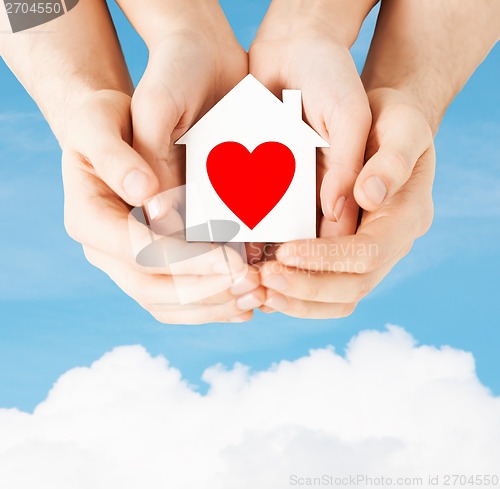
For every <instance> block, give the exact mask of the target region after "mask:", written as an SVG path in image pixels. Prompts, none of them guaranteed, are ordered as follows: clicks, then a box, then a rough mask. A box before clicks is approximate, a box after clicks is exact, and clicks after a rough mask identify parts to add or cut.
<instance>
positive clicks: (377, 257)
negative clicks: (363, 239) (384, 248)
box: [364, 251, 382, 273]
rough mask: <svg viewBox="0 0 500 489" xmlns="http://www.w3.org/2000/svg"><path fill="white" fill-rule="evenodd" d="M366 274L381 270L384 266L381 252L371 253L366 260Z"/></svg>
mask: <svg viewBox="0 0 500 489" xmlns="http://www.w3.org/2000/svg"><path fill="white" fill-rule="evenodd" d="M364 260H365V261H364V272H365V273H366V272H374V271H375V270H378V269H379V268H380V265H381V264H382V256H381V254H380V252H379V251H377V253H370V254H369V255H368V256H366V257H365V259H364Z"/></svg>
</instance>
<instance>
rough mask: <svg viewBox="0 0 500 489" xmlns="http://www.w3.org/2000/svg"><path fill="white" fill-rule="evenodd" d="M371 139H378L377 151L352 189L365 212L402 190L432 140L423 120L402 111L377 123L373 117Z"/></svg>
mask: <svg viewBox="0 0 500 489" xmlns="http://www.w3.org/2000/svg"><path fill="white" fill-rule="evenodd" d="M371 138H373V139H374V140H377V139H378V140H379V144H378V150H377V152H376V153H375V154H373V155H372V156H371V158H370V159H369V160H368V161H367V162H366V164H365V166H364V167H363V169H362V171H361V173H360V174H359V176H358V178H357V180H356V184H355V187H354V197H355V199H356V201H357V203H358V204H359V206H360V207H362V208H363V209H365V210H367V211H373V210H376V209H377V208H379V207H380V206H381V205H382V204H384V203H385V202H386V201H387V200H388V199H390V198H391V197H392V196H393V195H394V194H395V193H397V192H398V191H399V190H400V189H401V188H402V187H403V185H404V184H405V183H406V182H407V181H408V179H409V178H410V176H411V174H412V173H413V169H414V167H415V164H416V163H417V161H418V159H419V158H420V157H421V156H422V155H423V154H424V153H425V151H426V150H427V149H428V148H429V146H430V145H431V144H432V139H433V138H432V131H431V129H430V127H429V126H428V124H427V123H426V122H425V120H424V119H423V118H420V117H416V115H415V114H414V113H410V112H408V113H405V112H404V111H402V110H393V111H392V112H390V113H386V114H385V117H384V118H382V117H380V118H378V120H377V117H374V124H373V129H372V134H370V139H371ZM368 146H370V144H369V145H368Z"/></svg>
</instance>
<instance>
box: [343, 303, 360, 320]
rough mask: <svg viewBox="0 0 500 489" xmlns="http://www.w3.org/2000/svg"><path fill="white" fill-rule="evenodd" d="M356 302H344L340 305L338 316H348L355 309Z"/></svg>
mask: <svg viewBox="0 0 500 489" xmlns="http://www.w3.org/2000/svg"><path fill="white" fill-rule="evenodd" d="M356 306H357V304H345V305H343V306H342V310H341V316H340V317H343V318H345V317H348V316H350V315H351V314H352V313H353V312H354V311H355V309H356Z"/></svg>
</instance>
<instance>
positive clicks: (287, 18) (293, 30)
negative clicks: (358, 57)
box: [257, 0, 378, 48]
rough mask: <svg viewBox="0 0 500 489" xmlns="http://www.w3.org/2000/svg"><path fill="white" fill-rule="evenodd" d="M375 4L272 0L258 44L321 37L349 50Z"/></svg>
mask: <svg viewBox="0 0 500 489" xmlns="http://www.w3.org/2000/svg"><path fill="white" fill-rule="evenodd" d="M377 1H378V0H356V1H351V2H345V0H273V1H272V3H271V5H270V7H269V10H268V13H267V14H266V17H265V18H264V22H263V24H262V27H261V29H259V33H258V34H257V37H258V38H259V40H272V39H277V38H284V37H288V38H293V37H297V36H302V35H304V34H306V35H307V33H310V34H313V35H318V34H319V35H321V36H324V37H327V38H330V39H333V40H335V41H336V42H338V43H339V44H341V45H343V46H345V47H347V48H350V47H351V46H352V45H353V44H354V41H355V40H356V38H357V37H358V34H359V30H360V29H361V25H362V24H363V21H364V20H365V18H366V16H367V15H368V13H369V12H370V10H371V9H372V8H373V6H374V5H375V4H376V3H377Z"/></svg>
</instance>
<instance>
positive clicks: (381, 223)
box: [261, 0, 500, 318]
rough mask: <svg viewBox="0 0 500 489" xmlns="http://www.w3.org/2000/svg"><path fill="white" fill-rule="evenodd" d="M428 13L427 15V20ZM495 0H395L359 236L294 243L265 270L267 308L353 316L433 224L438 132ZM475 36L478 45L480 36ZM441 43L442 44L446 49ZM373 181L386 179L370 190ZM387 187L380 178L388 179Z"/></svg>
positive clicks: (368, 74)
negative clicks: (434, 176)
mask: <svg viewBox="0 0 500 489" xmlns="http://www.w3.org/2000/svg"><path fill="white" fill-rule="evenodd" d="M421 19H426V22H425V24H422V22H421ZM498 19H500V4H499V3H498V2H495V1H494V0H493V1H490V0H481V1H480V2H461V1H459V0H452V1H447V2H436V1H434V0H409V1H405V2H398V1H396V0H385V1H384V2H383V4H382V9H381V13H380V17H379V21H378V24H377V29H376V33H375V36H374V39H373V42H372V46H371V49H370V53H369V56H368V60H367V63H366V67H365V70H364V73H363V75H362V79H363V82H364V85H365V87H366V89H367V93H368V99H369V101H370V107H371V110H372V113H373V123H372V127H371V130H370V134H369V137H368V143H367V149H366V160H367V161H366V164H365V166H364V167H363V170H362V171H361V173H360V174H359V176H358V178H357V180H356V184H355V188H354V196H355V198H356V201H357V202H358V203H359V205H360V206H361V207H362V208H363V209H364V210H363V213H362V220H361V223H360V226H359V228H358V230H357V232H356V234H354V235H351V236H338V235H337V236H335V235H332V234H331V233H330V230H329V229H328V228H326V227H322V228H321V229H320V238H319V239H317V240H311V241H304V242H293V243H286V244H284V245H283V246H281V247H280V248H279V249H278V250H277V252H276V261H271V262H269V263H265V264H264V265H262V266H261V275H262V283H263V284H264V285H265V286H266V287H267V288H268V296H267V300H266V305H265V306H264V307H263V310H264V311H265V312H273V311H280V312H283V313H285V314H289V315H291V316H296V317H309V318H331V317H342V316H346V315H348V314H350V313H352V311H353V310H354V309H355V307H356V305H357V303H358V302H359V301H360V300H361V299H362V298H363V297H365V296H366V295H367V294H368V293H369V292H370V291H371V290H372V289H373V288H374V287H375V286H376V285H377V284H378V283H379V282H380V281H381V280H382V279H383V278H384V277H385V276H386V275H387V274H388V273H389V271H390V270H391V269H392V267H393V266H394V265H395V264H396V263H397V262H398V261H399V260H400V259H401V258H402V257H404V256H405V255H406V254H407V253H408V252H409V250H410V249H411V247H412V244H413V242H414V241H415V239H416V238H418V237H419V236H421V235H422V234H424V233H425V232H426V231H427V229H428V228H429V227H430V224H431V222H432V216H433V204H432V192H431V191H432V182H433V175H434V167H435V152H434V146H433V136H434V135H435V133H436V131H437V129H438V127H439V123H440V121H441V119H442V117H443V115H444V113H445V111H446V108H447V107H448V105H449V104H450V103H451V101H452V100H453V98H454V97H455V96H456V94H457V93H458V92H459V91H460V90H461V89H462V87H463V85H464V84H465V83H466V81H467V79H468V78H469V77H470V75H471V74H472V73H473V72H474V70H475V69H476V67H477V66H478V65H479V64H480V63H481V61H482V60H483V59H484V57H485V56H486V55H487V53H488V52H489V50H490V49H491V48H492V46H493V45H494V43H495V42H496V41H497V39H498V37H499V34H500V25H499V20H498ZM471 40H472V42H471ZM436 46H439V49H436ZM370 177H376V178H378V179H380V181H381V182H382V185H383V187H382V190H383V191H382V192H380V188H381V187H380V185H378V186H377V189H378V190H379V191H378V192H375V194H378V195H375V196H376V197H379V199H374V198H373V196H374V192H373V187H371V188H367V182H368V179H369V178H370ZM379 183H380V182H379Z"/></svg>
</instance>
